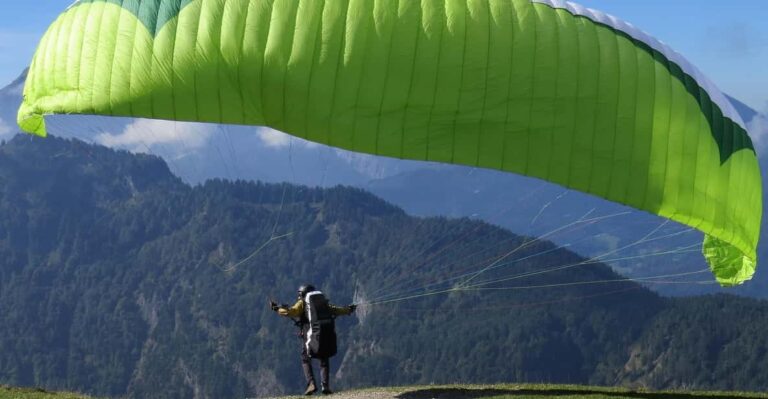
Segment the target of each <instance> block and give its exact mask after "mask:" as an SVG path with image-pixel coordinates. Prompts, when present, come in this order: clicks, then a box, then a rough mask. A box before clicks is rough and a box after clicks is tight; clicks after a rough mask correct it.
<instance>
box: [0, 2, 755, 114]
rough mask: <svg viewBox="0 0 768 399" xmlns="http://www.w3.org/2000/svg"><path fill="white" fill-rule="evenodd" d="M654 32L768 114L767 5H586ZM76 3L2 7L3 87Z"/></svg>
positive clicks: (723, 86)
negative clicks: (41, 39) (41, 37)
mask: <svg viewBox="0 0 768 399" xmlns="http://www.w3.org/2000/svg"><path fill="white" fill-rule="evenodd" d="M579 2H580V3H581V4H583V5H586V6H589V7H592V8H596V9H599V10H601V11H605V12H608V13H610V14H613V15H615V16H617V17H620V18H622V19H624V20H626V21H628V22H631V23H632V24H634V25H636V26H638V27H640V28H641V29H643V30H645V31H647V32H649V33H651V34H652V35H653V36H656V37H657V38H659V39H660V40H662V41H664V42H666V43H667V44H669V45H671V46H672V48H674V49H675V50H677V51H678V52H680V53H682V54H683V55H685V56H686V57H687V58H688V59H689V60H690V61H691V62H692V63H693V64H695V65H697V66H698V67H699V68H700V69H701V70H702V71H704V73H705V74H706V75H707V76H709V77H710V78H711V79H712V80H713V81H715V83H717V85H718V86H719V87H720V88H721V89H722V90H723V91H725V92H726V93H729V94H731V95H733V96H734V97H736V98H738V99H740V100H742V101H744V102H745V103H747V104H748V105H750V106H752V107H753V108H755V109H758V110H760V111H763V112H767V111H768V23H766V21H768V2H766V0H728V1H726V0H581V1H579ZM71 3H72V0H21V1H20V0H6V1H3V4H1V5H0V87H2V86H4V85H5V84H6V83H8V82H10V81H11V80H13V79H14V78H15V77H16V76H18V74H19V73H20V72H21V70H22V69H24V67H25V66H26V65H27V64H28V63H29V60H30V59H31V57H32V53H33V52H34V47H35V46H36V44H37V41H38V40H39V38H40V36H41V35H42V34H43V33H44V31H45V29H46V27H47V26H48V24H50V23H51V21H53V20H54V19H55V18H56V16H57V15H58V14H59V13H60V12H61V11H62V10H64V9H65V8H66V7H67V6H69V5H70V4H71Z"/></svg>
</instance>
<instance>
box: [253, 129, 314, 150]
mask: <svg viewBox="0 0 768 399" xmlns="http://www.w3.org/2000/svg"><path fill="white" fill-rule="evenodd" d="M257 134H258V135H259V139H260V140H261V142H262V143H263V144H264V145H266V146H267V147H272V148H283V147H288V146H290V145H291V142H293V145H298V146H301V147H306V148H312V147H316V146H318V145H319V144H317V143H313V142H311V141H307V140H304V139H300V138H296V137H293V136H291V135H289V134H286V133H283V132H280V131H277V130H275V129H272V128H268V127H263V128H259V131H258V132H257Z"/></svg>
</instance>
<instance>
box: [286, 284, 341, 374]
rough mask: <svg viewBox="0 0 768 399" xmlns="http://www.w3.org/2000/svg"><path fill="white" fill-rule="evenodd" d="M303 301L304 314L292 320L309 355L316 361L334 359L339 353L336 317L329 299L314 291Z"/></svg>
mask: <svg viewBox="0 0 768 399" xmlns="http://www.w3.org/2000/svg"><path fill="white" fill-rule="evenodd" d="M301 300H302V301H304V314H302V315H301V317H299V318H292V320H293V323H294V324H295V325H296V327H298V328H299V333H298V335H299V338H300V339H301V340H302V342H303V345H304V348H305V349H306V351H307V355H308V356H309V357H311V358H316V359H323V358H329V357H333V356H334V355H336V351H337V348H336V315H334V314H333V310H332V309H331V305H330V303H329V302H328V299H327V298H326V297H325V295H323V293H322V292H320V291H312V292H310V293H308V294H307V295H305V296H304V297H303V298H302V299H301Z"/></svg>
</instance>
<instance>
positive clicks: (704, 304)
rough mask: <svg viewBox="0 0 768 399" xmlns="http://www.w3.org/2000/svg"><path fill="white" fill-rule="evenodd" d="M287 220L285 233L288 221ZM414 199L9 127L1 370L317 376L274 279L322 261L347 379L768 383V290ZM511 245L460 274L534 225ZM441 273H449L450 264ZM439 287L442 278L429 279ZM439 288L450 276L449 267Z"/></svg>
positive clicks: (134, 388)
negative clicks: (247, 177) (641, 279)
mask: <svg viewBox="0 0 768 399" xmlns="http://www.w3.org/2000/svg"><path fill="white" fill-rule="evenodd" d="M278 236H284V237H283V238H279V239H273V240H270V238H271V237H278ZM532 240H533V238H531V237H522V236H517V235H514V234H512V233H510V232H508V231H505V230H502V229H499V228H496V227H493V226H490V225H487V224H484V223H480V222H476V221H470V220H467V219H459V220H448V219H444V218H427V219H421V218H414V217H411V216H408V215H407V214H405V213H404V212H403V211H402V210H400V209H398V208H396V207H394V206H392V205H390V204H388V203H386V202H384V201H382V200H380V199H378V198H376V197H374V196H372V195H370V194H368V193H366V192H364V191H361V190H358V189H351V188H344V187H337V188H331V189H309V188H305V187H299V186H290V185H265V184H260V183H252V182H243V181H239V182H227V181H210V182H207V183H205V184H203V185H199V186H194V187H191V186H189V185H186V184H184V183H183V182H182V181H181V180H180V179H178V178H177V177H175V176H173V175H172V174H171V173H170V172H169V169H168V167H167V166H166V165H165V163H164V162H163V161H161V160H160V159H158V158H155V157H152V156H146V155H132V154H129V153H127V152H116V151H114V150H110V149H107V148H104V147H99V146H92V145H88V144H84V143H82V142H79V141H74V140H63V139H58V138H55V137H49V138H47V139H39V138H34V137H29V136H18V137H16V138H14V139H13V140H11V141H10V142H8V143H7V144H5V145H3V146H2V147H0V383H5V384H11V385H22V386H31V385H37V386H44V387H47V388H51V389H65V390H73V391H82V392H87V393H91V394H94V395H110V396H128V397H135V398H147V397H153V398H159V397H169V398H170V397H174V398H175V397H178V398H227V397H246V396H248V397H251V396H264V395H268V394H278V393H285V392H296V391H298V390H299V389H300V388H301V387H302V385H303V382H302V378H301V376H300V367H299V364H298V345H299V342H298V340H297V339H296V338H295V335H294V327H293V326H292V324H291V323H290V322H289V321H288V320H284V319H280V318H278V317H277V316H275V315H274V314H273V313H272V312H271V311H269V309H268V308H267V306H266V302H267V299H268V298H275V299H278V300H280V301H281V302H290V301H292V300H293V299H294V296H295V289H296V287H297V286H298V285H299V284H300V283H304V282H313V283H315V284H316V285H318V286H319V287H322V289H323V290H324V291H325V292H326V293H327V294H328V295H329V296H330V297H331V299H332V300H333V301H334V302H337V303H340V304H347V303H349V302H351V301H352V300H353V298H356V299H357V300H360V301H363V302H366V301H374V302H376V301H375V300H376V299H377V298H378V299H380V301H378V302H379V304H376V305H370V306H363V307H361V308H360V310H359V311H358V313H359V314H358V317H355V318H344V319H339V327H338V331H339V335H340V353H339V356H338V357H337V358H335V359H334V366H335V371H336V373H335V377H336V379H335V381H334V383H335V384H336V385H337V386H339V387H342V386H343V387H365V386H373V385H401V384H414V383H418V384H421V383H448V382H457V381H458V382H473V383H484V382H516V381H532V382H537V381H546V382H573V383H587V382H589V383H596V384H608V385H613V384H626V385H644V386H650V387H655V388H674V387H683V386H684V387H696V388H718V389H740V390H765V389H768V358H767V357H766V348H768V337H766V336H765V334H761V333H760V332H761V331H764V330H765V329H766V328H768V303H766V302H762V301H757V300H750V299H743V298H736V297H730V296H715V297H700V298H690V299H685V300H678V299H666V298H662V297H659V296H658V295H656V294H654V293H652V292H650V291H648V290H647V289H645V288H642V287H640V286H639V285H637V284H635V283H633V282H614V283H604V284H584V285H572V286H558V287H552V288H534V287H537V286H541V285H551V284H563V283H573V282H591V281H605V280H617V279H621V276H619V275H617V274H616V273H615V272H613V271H612V270H611V269H610V268H609V267H607V266H604V265H601V264H585V265H580V266H573V267H567V268H563V269H560V270H557V271H552V272H550V273H545V274H537V275H531V276H529V277H526V278H522V277H519V276H521V275H523V274H524V273H529V272H541V271H544V270H546V269H549V268H555V267H558V266H564V265H566V266H567V265H576V264H579V263H580V262H583V260H584V259H583V258H581V257H579V256H578V255H576V254H574V253H572V252H569V251H567V250H565V249H560V248H557V247H555V246H554V245H553V244H551V243H548V242H544V241H539V242H534V243H533V244H531V241H532ZM524 243H529V244H530V245H527V246H525V247H524V248H522V249H520V250H518V251H517V252H515V253H514V255H513V256H511V257H509V258H507V259H506V260H507V261H514V262H511V263H510V264H508V265H507V266H504V267H498V268H493V269H492V270H489V271H488V272H486V273H483V274H480V275H478V276H477V277H475V278H474V279H473V282H474V283H482V282H484V281H492V280H494V279H499V278H503V277H508V278H511V277H514V276H518V277H517V278H516V279H515V280H514V281H508V282H503V283H497V284H490V285H486V286H484V287H510V286H514V287H518V289H514V290H499V291H467V290H461V289H455V290H452V291H451V292H444V293H441V294H436V295H429V296H424V297H420V298H413V299H410V300H403V301H396V302H389V303H381V301H383V300H385V299H386V298H394V299H398V298H405V297H407V296H408V295H410V294H417V295H418V294H419V293H425V292H426V293H429V292H434V291H441V290H445V289H446V288H450V287H454V288H456V287H458V288H461V286H460V285H457V284H459V283H460V282H467V281H469V279H471V278H472V277H471V276H472V274H468V275H466V276H465V277H463V278H461V279H453V280H449V279H450V278H451V277H455V276H457V275H461V274H466V273H472V272H477V271H479V270H482V269H483V268H484V267H487V266H489V265H492V264H493V262H494V260H495V259H499V258H500V257H501V256H503V255H505V254H508V253H510V252H511V251H512V250H513V249H514V248H517V247H519V246H520V245H521V244H524ZM498 264H499V265H500V264H502V263H498ZM435 282H442V283H441V284H436V285H431V286H428V284H430V283H435ZM425 287H427V290H424V288H425ZM430 288H431V289H432V291H429V289H430Z"/></svg>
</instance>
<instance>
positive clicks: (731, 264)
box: [702, 235, 757, 287]
mask: <svg viewBox="0 0 768 399" xmlns="http://www.w3.org/2000/svg"><path fill="white" fill-rule="evenodd" d="M702 252H703V253H704V257H705V258H706V259H707V263H709V267H710V269H711V270H712V274H714V275H715V279H716V280H717V282H718V283H719V284H720V285H721V286H723V287H735V286H738V285H741V284H744V283H745V282H747V281H749V280H751V279H752V276H754V274H755V270H756V268H757V262H756V261H755V258H756V257H755V256H754V255H752V256H749V255H747V254H745V253H744V252H743V251H741V250H740V249H739V248H737V247H735V246H734V245H731V244H729V243H727V242H725V241H722V240H720V239H718V238H716V237H713V236H710V235H707V236H705V237H704V243H703V245H702Z"/></svg>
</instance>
